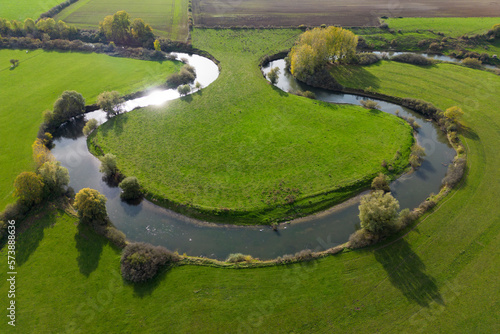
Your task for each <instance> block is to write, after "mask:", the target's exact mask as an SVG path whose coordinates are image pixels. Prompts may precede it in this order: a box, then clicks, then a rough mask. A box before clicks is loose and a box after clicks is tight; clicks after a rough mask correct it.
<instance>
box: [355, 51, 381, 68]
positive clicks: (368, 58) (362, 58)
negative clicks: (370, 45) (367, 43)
mask: <svg viewBox="0 0 500 334" xmlns="http://www.w3.org/2000/svg"><path fill="white" fill-rule="evenodd" d="M379 61H380V56H378V55H376V54H374V53H360V54H359V55H358V64H359V65H363V66H367V65H371V64H375V63H377V62H379Z"/></svg>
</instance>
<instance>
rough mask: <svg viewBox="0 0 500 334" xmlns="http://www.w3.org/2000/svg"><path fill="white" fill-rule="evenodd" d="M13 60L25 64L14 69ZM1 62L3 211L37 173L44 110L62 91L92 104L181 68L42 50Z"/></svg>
mask: <svg viewBox="0 0 500 334" xmlns="http://www.w3.org/2000/svg"><path fill="white" fill-rule="evenodd" d="M13 58H15V59H19V60H20V64H19V66H18V67H16V68H15V69H13V70H11V69H10V67H9V59H13ZM0 63H1V64H2V68H1V69H0V99H1V100H2V104H1V105H0V138H2V140H1V141H0V151H1V152H2V154H1V155H0V169H1V170H2V173H1V177H0V210H3V208H4V207H5V205H6V204H7V203H10V202H12V201H13V200H14V199H13V197H12V185H13V182H14V179H15V178H16V176H17V175H18V174H19V173H21V172H23V171H26V170H31V169H32V167H33V166H32V158H31V154H32V153H31V144H32V143H33V141H34V140H35V138H36V135H37V132H38V127H39V125H40V123H41V122H42V112H43V111H44V110H46V109H50V108H52V105H53V103H54V102H55V100H56V99H57V97H58V96H59V95H60V94H61V93H62V92H63V91H65V90H76V91H78V92H79V93H81V94H82V95H83V97H84V98H85V99H86V102H87V103H88V104H91V103H94V102H95V99H96V97H97V95H99V94H100V93H101V92H103V91H105V90H117V91H119V92H120V93H122V94H126V93H131V92H135V91H138V90H141V89H145V88H147V87H150V86H154V85H159V84H161V83H163V82H164V80H165V78H166V77H167V76H168V75H169V74H171V73H173V72H175V71H178V69H179V68H180V65H179V64H180V63H174V62H170V61H168V62H163V63H161V64H160V63H159V62H148V61H139V60H134V59H126V58H116V57H109V56H106V55H103V54H92V53H91V54H83V53H71V52H45V51H42V50H37V51H30V52H29V53H26V52H25V51H24V50H0ZM61 69H64V70H61Z"/></svg>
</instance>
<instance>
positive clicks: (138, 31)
mask: <svg viewBox="0 0 500 334" xmlns="http://www.w3.org/2000/svg"><path fill="white" fill-rule="evenodd" d="M130 32H131V34H132V37H133V38H134V39H135V40H136V41H137V42H139V43H141V44H143V45H144V44H146V43H148V42H149V43H151V41H152V40H154V38H155V35H154V34H153V28H151V26H150V25H149V24H146V23H144V21H143V20H142V19H135V20H134V21H133V22H132V25H131V26H130ZM155 43H156V41H155ZM158 44H159V42H158ZM155 50H156V46H155ZM157 51H158V50H157Z"/></svg>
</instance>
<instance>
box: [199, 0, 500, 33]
mask: <svg viewBox="0 0 500 334" xmlns="http://www.w3.org/2000/svg"><path fill="white" fill-rule="evenodd" d="M193 13H194V21H195V25H198V26H206V27H216V26H223V27H232V26H248V27H268V26H273V27H281V26H284V27H296V26H298V25H300V24H304V25H307V26H319V25H321V24H326V25H336V24H337V25H341V26H347V27H353V26H358V27H359V26H378V25H379V18H380V17H382V16H388V17H401V16H402V17H471V16H474V17H477V16H478V17H482V16H484V17H492V16H500V6H498V4H497V3H495V2H491V1H488V0H479V1H468V2H465V1H463V2H457V1H453V0H442V1H431V0H423V1H419V2H418V3H415V2H413V1H410V0H401V1H397V2H391V1H389V2H379V1H373V0H372V1H366V0H355V1H346V0H343V1H328V0H306V1H293V2H290V1H288V0H275V1H265V0H246V1H241V0H228V1H225V0H224V1H223V0H193Z"/></svg>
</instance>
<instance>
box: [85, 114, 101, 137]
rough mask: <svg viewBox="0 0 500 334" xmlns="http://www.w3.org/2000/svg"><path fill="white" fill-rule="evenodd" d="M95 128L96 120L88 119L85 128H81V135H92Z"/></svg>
mask: <svg viewBox="0 0 500 334" xmlns="http://www.w3.org/2000/svg"><path fill="white" fill-rule="evenodd" d="M96 128H97V120H96V119H95V118H92V119H89V120H88V121H87V123H85V126H84V127H83V130H82V131H83V134H84V135H85V136H88V135H89V134H91V133H92V131H94V130H95V129H96Z"/></svg>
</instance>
